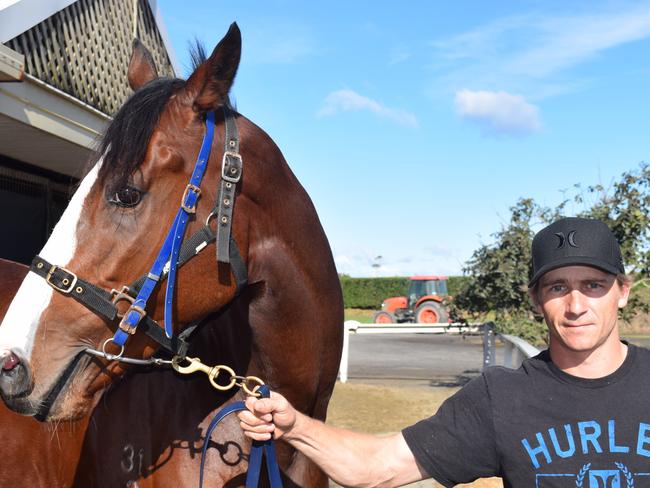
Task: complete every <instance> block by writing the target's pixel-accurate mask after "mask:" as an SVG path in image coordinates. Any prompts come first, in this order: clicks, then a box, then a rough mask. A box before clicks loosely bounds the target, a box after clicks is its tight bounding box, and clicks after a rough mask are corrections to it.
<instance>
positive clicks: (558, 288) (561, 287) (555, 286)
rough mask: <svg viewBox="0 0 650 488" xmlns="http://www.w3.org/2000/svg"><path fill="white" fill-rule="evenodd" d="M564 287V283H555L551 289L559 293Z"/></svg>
mask: <svg viewBox="0 0 650 488" xmlns="http://www.w3.org/2000/svg"><path fill="white" fill-rule="evenodd" d="M563 289H564V287H563V286H562V285H553V286H551V288H550V290H551V291H552V292H553V293H559V292H561V291H562V290H563Z"/></svg>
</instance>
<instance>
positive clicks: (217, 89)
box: [185, 22, 241, 113]
mask: <svg viewBox="0 0 650 488" xmlns="http://www.w3.org/2000/svg"><path fill="white" fill-rule="evenodd" d="M240 58H241V32H240V31H239V27H237V23H235V22H233V23H232V24H231V25H230V29H228V32H227V33H226V35H225V36H224V38H223V39H221V41H219V44H217V47H215V48H214V51H212V54H211V55H210V57H209V58H208V59H207V60H205V61H204V62H203V63H201V65H200V66H199V67H198V68H196V70H194V73H192V75H191V76H190V78H189V79H188V80H187V83H186V84H185V94H186V96H187V98H188V99H189V101H190V103H192V107H193V108H194V111H196V112H198V113H203V112H207V111H208V110H213V109H215V108H217V107H219V106H221V105H223V102H224V100H225V99H226V97H227V96H228V92H229V91H230V87H231V86H232V83H233V81H234V79H235V74H236V73H237V68H238V67H239V60H240Z"/></svg>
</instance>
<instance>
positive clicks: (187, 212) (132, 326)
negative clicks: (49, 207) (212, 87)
mask: <svg viewBox="0 0 650 488" xmlns="http://www.w3.org/2000/svg"><path fill="white" fill-rule="evenodd" d="M223 112H224V123H225V132H226V137H225V148H224V154H223V161H222V167H221V182H220V185H219V189H218V193H217V200H216V202H215V206H214V208H213V210H212V212H211V213H210V216H209V217H208V219H207V221H206V223H205V225H204V226H203V227H201V228H200V229H199V230H198V231H197V232H195V233H194V234H193V235H192V236H190V237H189V238H188V239H186V240H184V239H183V237H184V234H185V229H186V226H187V223H188V221H189V219H190V216H191V215H192V214H195V212H196V206H197V202H198V199H199V196H200V193H201V189H200V188H201V181H202V179H203V175H204V173H205V169H206V167H207V162H208V160H209V158H210V150H211V147H212V140H213V137H214V124H215V113H214V112H213V111H210V112H208V113H207V114H206V121H205V124H206V130H205V135H204V137H203V142H202V144H201V150H200V151H199V155H198V157H197V160H196V164H195V167H194V171H193V172H192V176H191V178H190V181H189V183H188V185H187V187H186V188H185V191H184V193H183V196H182V198H181V204H180V208H179V210H178V212H177V214H176V217H175V218H174V221H173V223H172V225H171V227H170V229H169V232H168V234H167V237H166V238H165V241H164V243H163V245H162V247H161V249H160V251H159V253H158V257H157V258H156V260H155V262H154V264H153V266H152V267H151V269H150V271H149V272H148V273H147V275H145V276H142V277H140V278H139V279H137V280H136V281H135V282H133V283H132V284H131V285H130V286H123V287H122V289H121V290H120V291H117V290H112V291H111V292H108V291H106V290H104V289H102V288H100V287H98V286H96V285H93V284H92V283H89V282H87V281H84V280H83V279H81V278H79V277H78V276H77V275H76V274H75V273H73V272H71V271H69V270H67V269H65V268H62V267H60V266H57V265H53V264H50V263H48V262H47V261H46V260H44V259H43V258H41V257H40V256H36V257H35V258H34V259H33V260H32V264H31V267H30V271H32V272H33V273H35V274H37V275H38V276H40V277H42V278H44V279H45V281H46V282H47V284H48V285H50V286H51V287H52V288H54V289H55V290H56V291H57V292H59V293H62V294H64V295H67V296H69V297H72V298H74V299H75V300H76V301H77V302H79V303H81V304H82V305H84V306H85V307H86V308H88V309H89V310H91V311H92V312H94V313H95V314H97V315H99V316H100V317H102V318H104V319H107V320H108V321H109V322H110V323H111V324H115V322H116V321H117V319H118V318H121V320H120V322H119V324H118V325H117V330H116V331H115V335H114V336H113V337H112V338H110V339H108V340H106V341H105V342H104V344H103V345H102V350H101V351H100V350H97V349H92V348H87V349H85V350H84V351H83V352H86V353H88V354H91V355H94V356H99V357H103V358H105V359H108V360H117V361H122V362H125V363H130V364H167V363H168V361H167V360H163V359H160V358H150V359H134V358H124V357H122V354H123V352H124V347H125V344H126V341H127V340H128V338H129V337H130V336H131V335H133V334H135V332H136V330H137V329H138V328H140V329H142V330H143V331H144V332H145V333H146V334H147V335H148V336H149V337H150V338H151V339H153V340H154V341H155V342H157V343H158V344H159V345H160V346H161V347H162V348H163V349H165V350H167V351H168V352H169V353H171V354H172V355H174V356H178V357H181V358H184V357H185V355H186V353H187V349H188V346H189V344H188V342H187V338H188V337H189V335H190V334H191V333H192V331H193V330H194V328H195V326H190V327H188V328H186V329H185V330H184V331H183V332H182V333H181V334H179V335H178V336H174V334H173V317H172V316H173V297H174V286H175V282H176V271H177V269H178V267H179V266H182V265H183V264H185V263H186V262H187V261H189V260H190V259H191V258H192V257H194V256H196V255H197V254H198V253H200V252H201V251H202V250H203V249H205V248H206V247H207V246H208V245H209V244H211V243H212V242H213V241H216V247H217V250H216V254H217V261H218V262H222V263H229V264H230V267H231V271H232V273H233V275H234V277H235V283H236V291H235V296H237V295H239V294H240V293H241V291H242V290H243V289H244V288H245V287H246V285H247V282H248V273H247V269H246V264H245V263H244V261H243V259H242V257H241V254H240V252H239V248H238V247H237V244H236V242H235V240H234V238H233V236H232V215H233V209H234V205H235V196H236V184H237V183H238V182H239V181H240V180H241V176H242V169H243V161H242V157H241V155H240V154H239V139H238V135H237V126H236V124H235V120H234V115H233V112H232V110H231V109H230V108H229V106H228V105H227V104H224V105H223ZM215 216H216V218H217V224H216V232H215V231H212V228H211V227H210V220H211V218H212V217H215ZM164 279H167V288H166V294H165V316H164V321H165V327H164V330H163V328H162V327H161V326H160V325H159V324H158V323H157V322H156V321H155V320H153V319H152V318H151V317H149V316H148V315H147V313H146V309H147V302H148V300H149V298H150V297H151V295H152V293H153V291H154V290H155V289H156V287H157V285H158V284H159V283H160V282H161V281H163V280H164ZM120 302H128V303H129V308H128V310H127V311H126V312H125V313H124V315H121V314H120V313H119V312H118V307H117V304H118V303H120ZM109 342H113V343H114V344H115V345H117V346H118V347H119V348H120V352H119V354H117V355H115V354H110V353H107V352H106V351H105V348H106V345H107V344H108V343H109ZM78 358H79V355H78V356H77V357H76V358H75V360H74V361H73V362H72V363H71V364H70V366H69V367H68V368H66V370H65V371H64V373H63V374H62V375H61V376H60V377H59V379H58V380H57V381H56V383H55V385H54V386H53V387H52V389H51V390H50V392H48V394H47V395H46V402H45V405H43V406H42V408H41V409H40V411H39V413H38V414H37V415H36V417H37V418H40V419H44V418H45V417H47V413H48V412H49V409H50V407H51V406H52V404H53V403H54V400H55V399H56V396H57V395H58V393H59V391H60V390H61V389H62V388H63V385H64V384H65V382H66V381H67V379H68V377H69V376H70V374H71V373H72V370H73V369H74V366H76V364H77V362H78ZM73 365H74V366H73Z"/></svg>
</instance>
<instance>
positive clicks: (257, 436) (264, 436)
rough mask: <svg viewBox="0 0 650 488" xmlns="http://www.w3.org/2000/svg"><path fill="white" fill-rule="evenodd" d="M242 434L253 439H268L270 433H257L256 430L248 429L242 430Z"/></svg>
mask: <svg viewBox="0 0 650 488" xmlns="http://www.w3.org/2000/svg"><path fill="white" fill-rule="evenodd" d="M244 435H245V436H246V437H250V438H251V439H253V440H254V441H268V440H269V439H271V434H258V433H256V432H250V431H248V430H244Z"/></svg>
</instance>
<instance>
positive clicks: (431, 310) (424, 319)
mask: <svg viewBox="0 0 650 488" xmlns="http://www.w3.org/2000/svg"><path fill="white" fill-rule="evenodd" d="M448 321H449V315H448V314H447V311H446V310H445V309H444V308H443V307H442V306H441V305H439V304H438V303H436V302H424V303H423V304H421V305H420V306H419V307H418V308H417V309H416V310H415V322H417V323H418V324H437V323H445V324H446V323H447V322H448Z"/></svg>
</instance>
